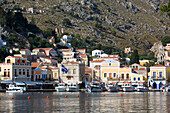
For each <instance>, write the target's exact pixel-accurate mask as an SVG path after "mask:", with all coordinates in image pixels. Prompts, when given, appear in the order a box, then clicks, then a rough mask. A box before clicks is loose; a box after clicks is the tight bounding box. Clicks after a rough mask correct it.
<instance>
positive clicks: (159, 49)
mask: <svg viewBox="0 0 170 113" xmlns="http://www.w3.org/2000/svg"><path fill="white" fill-rule="evenodd" d="M150 50H151V51H152V52H154V53H155V57H156V58H157V63H159V62H163V61H165V51H164V46H163V45H162V42H161V41H159V42H156V43H154V45H153V46H152V48H151V49H150Z"/></svg>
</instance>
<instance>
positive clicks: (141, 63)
mask: <svg viewBox="0 0 170 113" xmlns="http://www.w3.org/2000/svg"><path fill="white" fill-rule="evenodd" d="M150 62H154V61H152V60H139V63H140V65H142V66H144V65H146V64H147V63H150Z"/></svg>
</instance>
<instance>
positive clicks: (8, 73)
mask: <svg viewBox="0 0 170 113" xmlns="http://www.w3.org/2000/svg"><path fill="white" fill-rule="evenodd" d="M8 77H10V69H8Z"/></svg>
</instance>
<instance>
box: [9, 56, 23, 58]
mask: <svg viewBox="0 0 170 113" xmlns="http://www.w3.org/2000/svg"><path fill="white" fill-rule="evenodd" d="M6 58H23V57H21V56H7V57H6Z"/></svg>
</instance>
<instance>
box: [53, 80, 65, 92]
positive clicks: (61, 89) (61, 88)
mask: <svg viewBox="0 0 170 113" xmlns="http://www.w3.org/2000/svg"><path fill="white" fill-rule="evenodd" d="M66 88H67V85H66V84H65V83H64V82H62V83H59V84H58V86H57V87H55V90H56V91H57V92H65V91H66Z"/></svg>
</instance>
